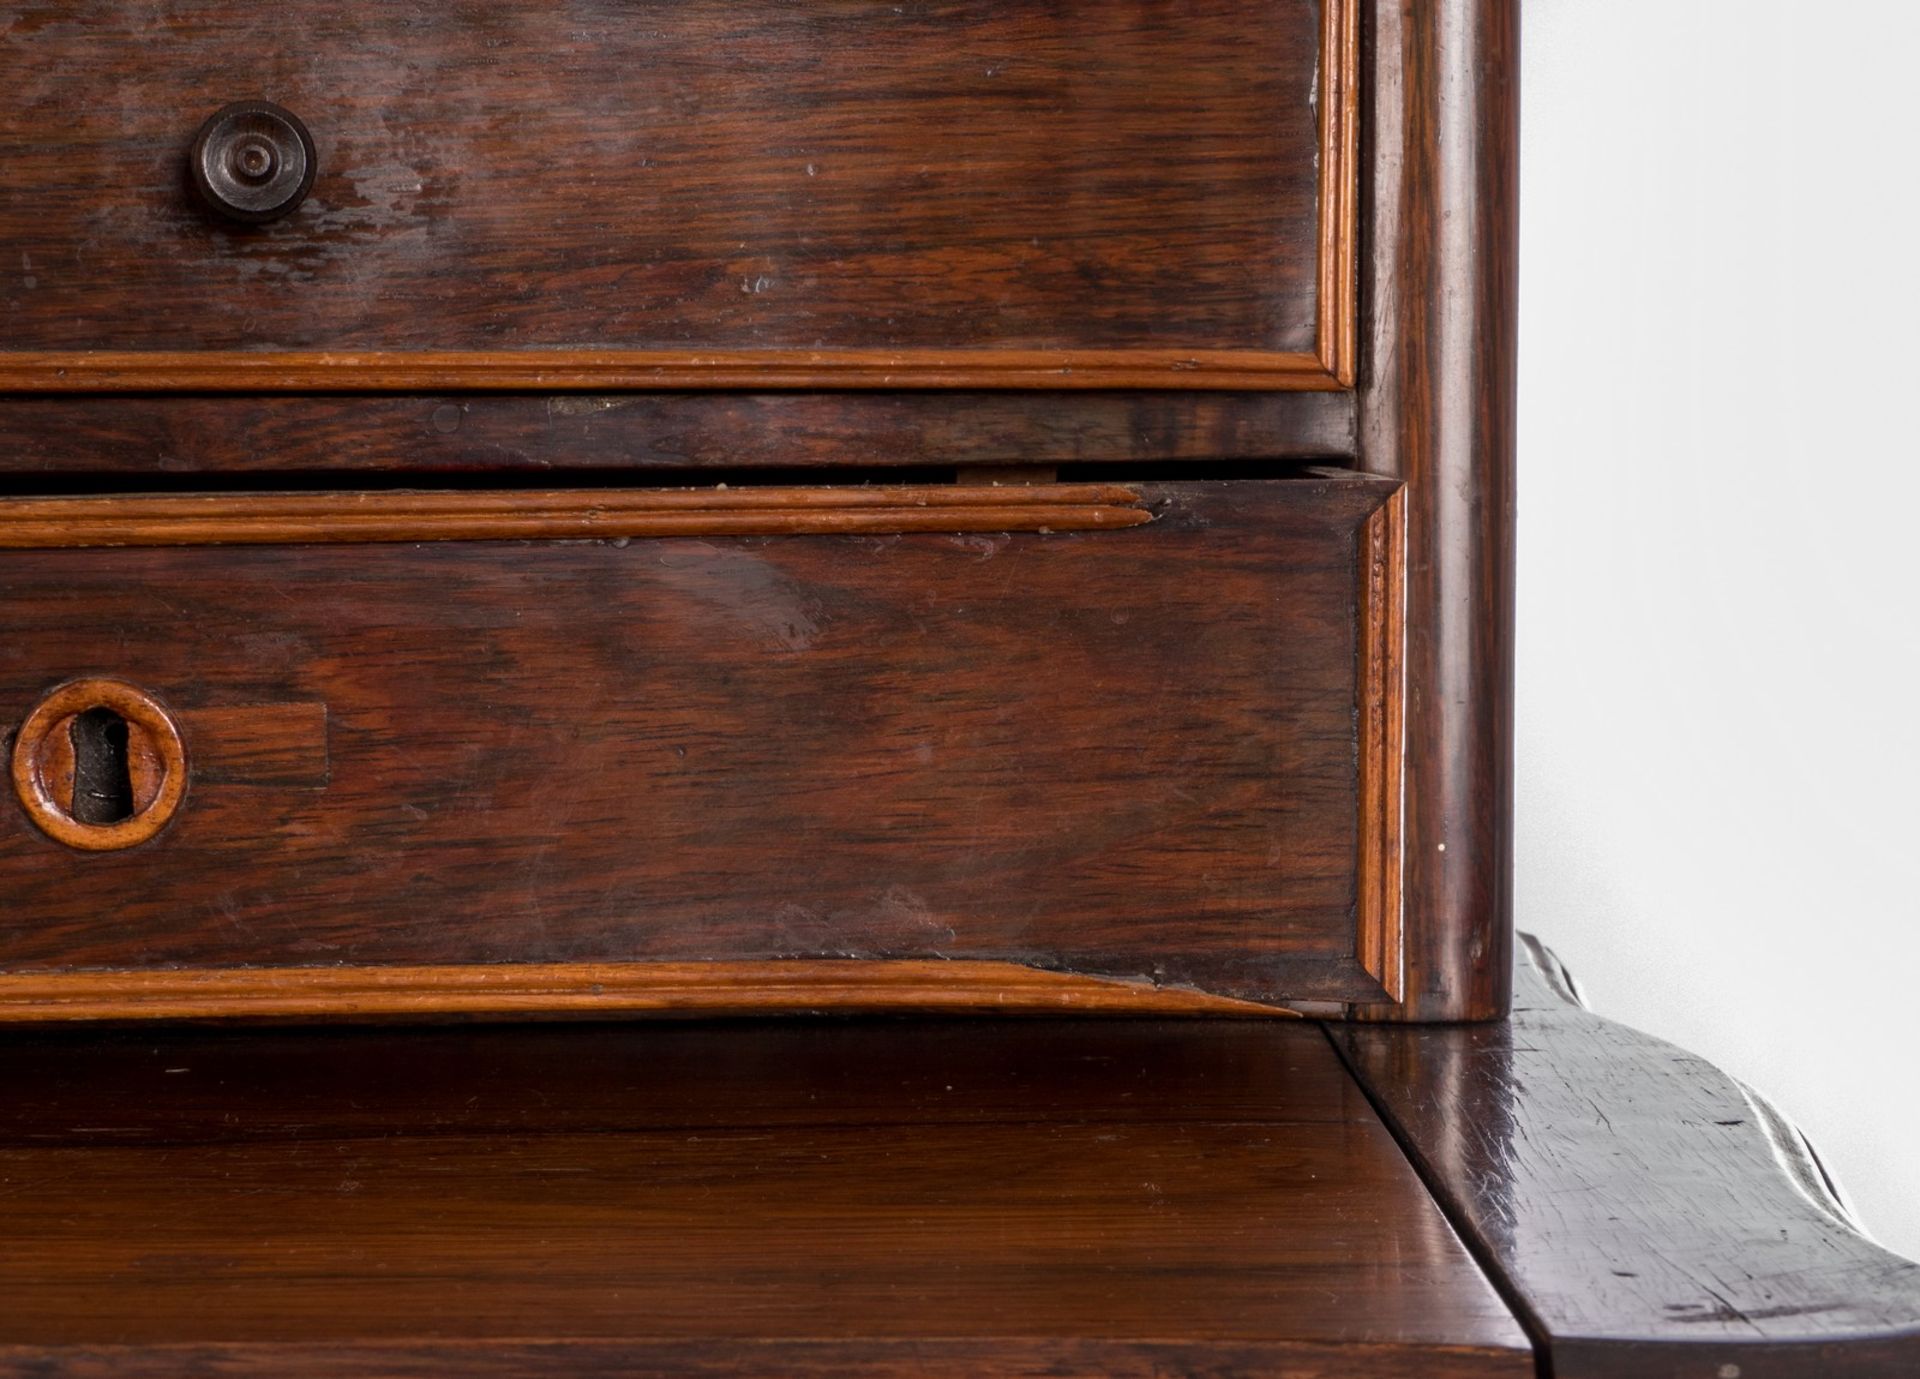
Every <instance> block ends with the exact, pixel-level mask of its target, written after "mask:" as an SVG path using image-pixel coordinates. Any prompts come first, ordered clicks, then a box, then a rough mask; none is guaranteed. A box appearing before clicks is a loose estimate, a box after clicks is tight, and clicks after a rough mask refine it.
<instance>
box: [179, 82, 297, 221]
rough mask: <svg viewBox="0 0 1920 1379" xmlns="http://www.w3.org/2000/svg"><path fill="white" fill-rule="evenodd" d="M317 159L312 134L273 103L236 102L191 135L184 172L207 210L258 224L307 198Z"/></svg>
mask: <svg viewBox="0 0 1920 1379" xmlns="http://www.w3.org/2000/svg"><path fill="white" fill-rule="evenodd" d="M315 161H316V160H315V158H314V152H313V136H312V135H311V134H309V133H307V127H306V126H305V125H303V124H301V123H300V119H299V117H298V116H296V115H295V114H294V113H293V112H292V111H290V110H283V109H282V108H281V107H279V106H277V105H275V104H273V103H272V102H271V101H235V102H234V103H233V104H232V105H227V106H222V107H221V108H220V109H218V110H216V111H214V112H213V114H211V115H209V116H208V117H207V122H206V123H205V124H203V125H201V126H200V132H199V133H198V134H196V135H194V136H193V150H192V152H190V153H189V154H188V155H187V170H188V174H189V175H190V176H191V177H192V179H193V189H194V190H195V191H196V192H198V193H199V195H200V199H201V200H202V201H204V202H205V203H206V204H207V207H208V209H210V210H212V211H213V212H214V213H215V214H217V215H221V216H225V217H226V218H227V219H228V220H233V221H238V222H240V223H241V224H245V225H262V224H265V223H266V222H267V221H269V220H278V219H279V218H280V217H281V216H283V215H285V214H287V213H288V212H289V211H291V210H292V209H293V208H294V207H295V206H298V205H299V204H300V203H301V202H302V201H304V200H305V199H306V195H307V191H308V189H309V188H311V187H312V186H313V170H314V163H315Z"/></svg>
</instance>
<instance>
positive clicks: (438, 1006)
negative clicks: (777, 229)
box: [0, 474, 1401, 1018]
mask: <svg viewBox="0 0 1920 1379" xmlns="http://www.w3.org/2000/svg"><path fill="white" fill-rule="evenodd" d="M1400 542H1401V523H1400V490H1399V489H1398V487H1397V486H1396V485H1394V484H1393V483H1391V482H1389V481H1386V480H1380V479H1373V478H1367V477H1362V476H1357V475H1345V474H1338V475H1336V474H1316V475H1310V476H1304V477H1300V478H1296V479H1290V480H1272V481H1243V482H1214V483H1176V484H1145V485H1137V486H1115V485H1044V486H1034V487H1029V488H989V487H982V488H967V487H961V486H944V487H924V488H852V489H776V488H761V489H754V488H747V489H726V488H721V489H707V490H674V491H645V490H606V491H601V492H587V493H579V492H574V493H552V494H525V493H517V494H486V493H442V494H397V493H389V494H376V495H361V496H359V497H357V498H355V497H348V498H340V497H327V496H302V495H279V496H272V497H260V496H255V497H231V498H214V497H193V498H90V499H66V500H47V499H17V498H16V499H9V500H5V504H4V507H0V546H4V547H5V548H6V549H0V716H3V717H4V721H6V722H7V723H8V724H9V725H11V727H12V731H13V735H12V745H11V748H10V752H11V763H12V776H13V786H14V789H13V792H12V793H13V795H14V797H15V798H13V799H11V800H9V801H7V802H6V804H5V807H4V808H0V896H4V897H5V900H4V905H5V919H6V922H5V924H4V926H0V1015H4V1016H6V1017H11V1018H36V1017H47V1016H63V1015H64V1016H107V1015H111V1016H138V1015H143V1014H181V1013H201V1014H247V1013H258V1014H277V1015H286V1014H311V1013H326V1012H366V1011H414V1010H417V1011H466V1012H498V1013H507V1012H514V1011H535V1012H560V1011H574V1010H583V1009H584V1010H616V1009H698V1010H751V1009H765V1008H791V1007H810V1006H835V1007H841V1008H892V1007H914V1008H927V1007H942V1008H952V1007H968V1008H970V1007H996V1008H1022V1007H1029V1008H1052V1007H1060V1006H1072V1007H1076V1008H1086V1009H1141V1008H1162V1009H1164V1008H1194V1009H1201V1008H1212V1007H1215V1006H1222V1007H1224V1006H1227V1005H1230V1004H1233V1003H1245V1002H1256V1003H1260V1004H1262V1005H1274V1006H1279V1005H1290V1004H1301V1003H1316V1002H1334V1001H1363V1000H1364V1001H1375V1002H1377V1001H1381V1000H1390V999H1394V998H1396V997H1397V994H1398V987H1399V980H1400V965H1401V955H1400V905H1399V886H1398V877H1399V851H1398V829H1399V819H1400V812H1401V811H1400V776H1399V749H1398V732H1399V728H1398V724H1399V717H1400V697H1401V696H1400V681H1399V670H1398V667H1399V639H1400V620H1399V587H1400V569H1401V555H1400Z"/></svg>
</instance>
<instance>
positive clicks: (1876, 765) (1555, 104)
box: [1517, 0, 1920, 1257]
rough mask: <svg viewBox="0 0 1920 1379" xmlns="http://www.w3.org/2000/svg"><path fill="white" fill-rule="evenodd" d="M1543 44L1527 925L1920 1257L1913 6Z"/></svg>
mask: <svg viewBox="0 0 1920 1379" xmlns="http://www.w3.org/2000/svg"><path fill="white" fill-rule="evenodd" d="M1523 4H1524V7H1525V21H1524V22H1525V49H1524V58H1523V82H1524V90H1523V102H1524V104H1523V112H1524V136H1523V141H1522V148H1523V154H1522V172H1521V188H1522V192H1521V219H1522V234H1521V283H1522V288H1521V332H1520V358H1521V367H1520V457H1521V458H1520V570H1519V605H1520V614H1519V616H1520V632H1519V708H1518V715H1519V727H1518V733H1519V736H1518V787H1517V788H1518V809H1519V819H1518V840H1517V851H1518V858H1517V864H1518V877H1517V895H1518V909H1519V919H1520V924H1521V927H1522V928H1526V929H1530V930H1532V931H1534V932H1535V933H1538V934H1539V935H1541V937H1542V938H1544V939H1545V940H1546V941H1547V942H1548V943H1549V944H1551V945H1552V946H1553V947H1554V948H1555V949H1557V950H1558V951H1559V953H1560V955H1561V956H1562V957H1563V958H1565V959H1566V961H1567V963H1568V965H1569V966H1570V967H1571V968H1572V970H1573V971H1574V973H1575V975H1576V976H1577V977H1579V978H1580V979H1581V981H1582V982H1583V984H1584V985H1585V987H1586V989H1587V993H1588V995H1589V997H1590V999H1591V1000H1592V1003H1593V1004H1594V1006H1595V1007H1596V1008H1597V1009H1598V1010H1600V1011H1601V1012H1603V1013H1604V1014H1607V1015H1609V1016H1612V1017H1615V1018H1617V1019H1620V1020H1622V1021H1625V1022H1626V1023H1628V1024H1631V1025H1635V1026H1637V1027H1639V1028H1641V1029H1644V1030H1647V1031H1650V1032H1652V1033H1656V1034H1659V1035H1661V1036H1664V1037H1666V1038H1669V1039H1672V1040H1674V1041H1675V1042H1677V1043H1679V1044H1682V1045H1684V1046H1686V1047H1687V1048H1689V1049H1692V1050H1693V1051H1695V1052H1697V1053H1700V1054H1702V1055H1704V1056H1706V1057H1708V1058H1710V1059H1712V1060H1713V1061H1714V1062H1716V1063H1718V1064H1719V1065H1720V1066H1722V1067H1724V1068H1726V1069H1727V1070H1728V1071H1730V1072H1732V1073H1733V1074H1734V1075H1736V1076H1738V1077H1740V1078H1742V1079H1744V1080H1745V1081H1747V1082H1749V1083H1751V1084H1752V1085H1753V1086H1755V1087H1756V1088H1758V1089H1759V1090H1760V1091H1761V1092H1763V1093H1765V1094H1767V1095H1768V1096H1769V1097H1771V1098H1772V1099H1773V1100H1774V1101H1775V1102H1777V1103H1778V1104H1779V1105H1780V1106H1781V1108H1782V1109H1783V1110H1785V1111H1786V1112H1787V1114H1788V1115H1789V1116H1791V1117H1793V1118H1794V1119H1795V1120H1797V1121H1798V1123H1799V1124H1800V1125H1801V1127H1802V1128H1803V1129H1804V1130H1806V1131H1807V1133H1808V1134H1809V1136H1810V1137H1811V1138H1812V1140H1813V1141H1814V1143H1815V1145H1816V1146H1817V1147H1818V1148H1819V1150H1820V1151H1821V1154H1822V1156H1823V1157H1824V1158H1825V1159H1826V1161H1827V1163H1828V1165H1829V1167H1830V1168H1832V1169H1833V1171H1834V1172H1835V1174H1836V1176H1837V1177H1838V1178H1839V1179H1840V1181H1841V1183H1842V1185H1843V1186H1844V1187H1845V1188H1846V1189H1847V1190H1848V1191H1849V1192H1850V1193H1851V1195H1852V1197H1853V1199H1854V1202H1855V1204H1856V1206H1857V1207H1858V1208H1859V1211H1860V1214H1861V1216H1862V1218H1863V1219H1864V1221H1865V1223H1866V1225H1867V1227H1868V1229H1869V1230H1870V1231H1871V1232H1872V1233H1873V1234H1874V1235H1875V1236H1876V1237H1878V1238H1879V1239H1880V1240H1881V1241H1882V1243H1884V1244H1886V1245H1888V1246H1889V1247H1890V1248H1893V1249H1895V1250H1898V1251H1900V1252H1902V1253H1904V1254H1907V1255H1909V1256H1916V1257H1920V1000H1916V996H1915V993H1916V990H1917V989H1920V875H1916V873H1917V871H1920V727H1917V726H1916V720H1917V719H1920V707H1917V705H1920V695H1917V694H1916V682H1917V681H1920V631H1917V629H1920V540H1916V538H1915V536H1914V534H1913V522H1914V509H1915V506H1916V499H1920V378H1917V377H1916V365H1920V347H1917V346H1916V336H1920V84H1916V80H1915V77H1914V74H1913V58H1914V54H1915V53H1916V52H1920V4H1915V3H1913V0H1523Z"/></svg>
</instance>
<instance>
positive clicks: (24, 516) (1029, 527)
mask: <svg viewBox="0 0 1920 1379" xmlns="http://www.w3.org/2000/svg"><path fill="white" fill-rule="evenodd" d="M1152 520H1153V515H1152V513H1150V512H1149V511H1147V509H1146V508H1145V507H1144V506H1143V504H1142V502H1141V499H1140V495H1139V494H1138V493H1137V492H1136V491H1135V490H1133V489H1130V488H1126V487H1123V486H1120V485H1110V484H1034V485H1030V486H1022V487H1009V488H982V487H973V486H968V487H960V486H955V485H925V486H918V487H908V486H901V487H891V488H858V489H854V488H848V489H832V488H777V489H776V488H757V489H695V490H686V489H678V490H675V489H668V490H659V489H652V490H649V489H627V490H597V491H594V490H589V491H573V492H567V491H561V492H544V493H511V492H498V493H458V492H446V493H348V494H331V495H329V494H240V495H231V496H214V497H190V498H177V497H152V496H149V497H112V498H10V499H4V500H0V549H11V550H29V549H59V548H72V547H85V546H219V545H282V544H305V543H319V544H338V543H350V542H381V541H515V540H527V541H557V540H608V539H618V538H621V537H656V536H698V537H707V536H786V535H795V536H800V535H816V536H817V535H835V534H848V533H896V532H935V533H939V532H952V533H964V532H1086V531H1108V530H1119V529H1122V528H1126V527H1134V526H1139V525H1141V524H1143V523H1146V522H1150V521H1152Z"/></svg>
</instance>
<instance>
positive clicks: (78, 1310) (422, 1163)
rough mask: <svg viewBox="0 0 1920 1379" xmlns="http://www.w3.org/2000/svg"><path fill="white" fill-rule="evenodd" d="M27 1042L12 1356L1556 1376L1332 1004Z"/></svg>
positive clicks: (72, 1362)
mask: <svg viewBox="0 0 1920 1379" xmlns="http://www.w3.org/2000/svg"><path fill="white" fill-rule="evenodd" d="M6 1066H7V1068H8V1086H9V1099H10V1102H11V1105H12V1111H11V1114H10V1115H9V1116H8V1117H7V1118H6V1120H5V1123H4V1128H3V1129H0V1180H3V1181H4V1184H5V1191H6V1199H7V1210H6V1213H5V1217H4V1225H3V1226H0V1232H3V1233H4V1248H0V1290H4V1292H5V1294H6V1296H7V1297H8V1299H9V1304H8V1306H7V1307H6V1308H5V1309H4V1311H0V1370H4V1371H6V1372H15V1373H31V1372H40V1371H39V1370H38V1369H37V1368H36V1367H38V1366H41V1365H43V1364H54V1365H56V1366H58V1367H61V1368H62V1372H67V1373H87V1372H89V1371H88V1366H89V1363H90V1361H89V1358H88V1357H94V1361H97V1363H98V1365H99V1366H101V1367H111V1368H112V1369H113V1372H115V1373H136V1374H139V1373H162V1372H167V1373H178V1372H181V1371H182V1370H186V1371H189V1372H210V1373H229V1372H256V1373H257V1372H263V1371H271V1372H275V1373H322V1372H325V1373H369V1374H371V1373H391V1372H395V1371H396V1370H397V1371H399V1372H411V1370H413V1369H414V1368H434V1369H436V1371H437V1372H451V1371H461V1372H467V1373H486V1374H518V1373H529V1374H530V1373H540V1372H562V1371H563V1372H568V1373H579V1372H588V1373H599V1372H620V1373H658V1372H669V1371H671V1372H686V1371H688V1370H692V1371H696V1372H698V1371H701V1370H703V1369H708V1368H711V1369H726V1370H746V1371H749V1372H776V1371H777V1372H784V1373H793V1372H796V1371H798V1372H814V1371H816V1370H817V1371H818V1372H821V1373H827V1372H833V1373H862V1374H866V1373H871V1374H892V1373H905V1372H909V1371H911V1372H915V1373H921V1374H926V1373H932V1374H954V1375H960V1374H974V1373H979V1372H982V1371H983V1370H992V1371H994V1372H1009V1373H1047V1374H1089V1375H1091V1374H1142V1375H1144V1374H1158V1373H1166V1372H1180V1373H1196V1372H1207V1373H1284V1374H1287V1375H1294V1376H1327V1379H1332V1376H1335V1375H1340V1376H1353V1375H1360V1376H1373V1375H1379V1376H1386V1375H1408V1374H1420V1375H1424V1376H1436V1377H1437V1376H1468V1375H1473V1376H1479V1375H1483V1374H1484V1375H1522V1374H1529V1373H1531V1372H1532V1360H1531V1352H1530V1348H1529V1346H1528V1342H1527V1339H1526V1336H1525V1335H1524V1333H1523V1332H1522V1330H1521V1328H1520V1327H1519V1325H1518V1324H1517V1323H1516V1322H1515V1321H1514V1319H1513V1318H1512V1316H1511V1315H1510V1314H1509V1312H1508V1310H1507V1308H1506V1306H1505V1304H1503V1303H1502V1302H1501V1300H1500V1298H1499V1296H1498V1295H1497V1293H1496V1292H1495V1290H1494V1288H1493V1287H1492V1285H1491V1284H1490V1283H1489V1282H1488V1280H1487V1278H1486V1276H1485V1275H1484V1274H1483V1273H1482V1271H1481V1270H1480V1268H1479V1266H1478V1265H1476V1264H1475V1263H1474V1261H1473V1259H1472V1258H1471V1256H1470V1255H1469V1254H1468V1252H1467V1250H1466V1248H1465V1247H1464V1246H1463V1244H1462V1242H1461V1240H1460V1239H1459V1237H1458V1236H1457V1235H1456V1234H1455V1232H1454V1231H1453V1229H1452V1227H1451V1226H1449V1225H1448V1223H1447V1221H1446V1219H1445V1217H1444V1216H1443V1215H1442V1213H1441V1212H1440V1211H1439V1209H1438V1208H1437V1207H1436V1206H1435V1205H1434V1203H1433V1202H1432V1200H1431V1199H1430V1198H1429V1197H1428V1195H1427V1193H1426V1191H1425V1189H1424V1188H1423V1187H1422V1186H1421V1183H1420V1180H1419V1178H1418V1176H1417V1175H1416V1174H1415V1172H1414V1171H1413V1168H1412V1166H1411V1165H1410V1164H1409V1162H1408V1161H1407V1159H1406V1157H1405V1156H1404V1155H1403V1154H1402V1153H1401V1151H1400V1149H1399V1147H1398V1146H1397V1144H1396V1143H1395V1141H1394V1139H1393V1136H1392V1135H1391V1134H1390V1133H1389V1132H1388V1130H1387V1129H1386V1127H1385V1126H1384V1125H1382V1123H1381V1121H1380V1119H1379V1117H1378V1116H1377V1115H1376V1114H1375V1112H1374V1110H1373V1109H1372V1107H1371V1106H1370V1104H1369V1103H1368V1101H1367V1099H1366V1098H1365V1097H1364V1096H1363V1095H1361V1093H1360V1091H1359V1089H1358V1087H1357V1086H1356V1085H1355V1083H1354V1081H1353V1079H1352V1078H1351V1076H1350V1075H1349V1074H1348V1073H1347V1071H1346V1070H1345V1068H1344V1067H1343V1066H1342V1064H1341V1061H1340V1059H1339V1057H1338V1056H1337V1055H1336V1053H1335V1051H1334V1049H1333V1047H1332V1046H1331V1044H1330V1043H1329V1041H1328V1039H1327V1038H1326V1036H1325V1034H1324V1033H1323V1032H1322V1030H1321V1028H1320V1027H1319V1026H1318V1025H1315V1024H1312V1023H1307V1022H1296V1023H1283V1022H1274V1021H1269V1020H1229V1021H1218V1022H1216V1021H1202V1020H1150V1021H1140V1020H1109V1021H1077V1020H1068V1021H1061V1020H1050V1019H1049V1020H1038V1019H1036V1020H1026V1021H1012V1022H989V1021H980V1020H949V1021H938V1022H931V1023H911V1022H897V1021H887V1020H864V1021H862V1020H846V1021H834V1022H820V1023H815V1022H806V1021H760V1022H740V1023H720V1024H693V1023H685V1024H656V1025H652V1026H648V1025H633V1026H626V1027H620V1026H612V1025H557V1026H533V1027H521V1028H512V1027H479V1028H471V1027H464V1028H463V1027H455V1028H438V1029H432V1028H428V1029H420V1028H416V1029H392V1030H374V1029H330V1030H316V1029H307V1030H260V1029H253V1030H221V1031H211V1030H200V1031H192V1030H179V1029H142V1030H135V1031H122V1032H109V1033H92V1034H75V1033H65V1034H45V1035H30V1034H23V1033H15V1034H14V1035H12V1036H9V1038H8V1040H7V1043H6Z"/></svg>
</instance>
